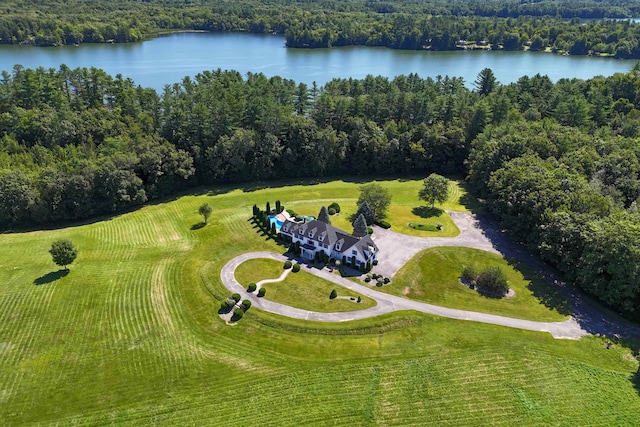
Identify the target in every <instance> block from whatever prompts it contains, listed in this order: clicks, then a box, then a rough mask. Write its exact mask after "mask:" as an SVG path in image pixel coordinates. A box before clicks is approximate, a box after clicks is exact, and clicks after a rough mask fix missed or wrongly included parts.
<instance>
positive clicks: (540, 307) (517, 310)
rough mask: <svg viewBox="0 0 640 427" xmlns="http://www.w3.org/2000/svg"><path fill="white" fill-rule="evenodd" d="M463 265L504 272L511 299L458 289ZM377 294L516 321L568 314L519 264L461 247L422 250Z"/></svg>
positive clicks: (552, 292)
mask: <svg viewBox="0 0 640 427" xmlns="http://www.w3.org/2000/svg"><path fill="white" fill-rule="evenodd" d="M464 266H470V267H473V268H475V269H476V271H482V269H483V268H485V267H488V266H497V267H500V268H501V269H502V271H504V273H505V274H506V276H507V280H508V281H509V288H511V289H513V290H514V291H515V296H513V297H512V298H493V297H488V296H483V295H481V294H479V293H478V292H477V291H475V290H471V289H469V288H467V287H466V286H463V285H462V284H461V283H460V281H459V278H460V275H461V273H462V269H463V268H464ZM379 289H380V290H382V291H385V292H388V293H391V294H394V295H401V296H404V297H406V298H411V299H416V300H419V301H425V302H429V303H432V304H437V305H441V306H444V307H452V308H461V309H464V310H471V311H480V312H483V313H491V314H499V315H503V316H509V317H517V318H520V319H528V320H539V321H546V322H551V321H562V320H566V319H567V318H568V315H569V314H570V306H569V303H568V302H567V301H566V299H564V297H562V295H560V293H558V292H557V291H555V290H554V289H553V288H552V287H551V286H549V284H548V283H547V282H545V281H544V280H543V279H542V278H541V277H539V276H538V275H537V274H535V273H534V272H532V271H531V270H530V269H528V268H527V267H525V266H522V265H520V264H518V263H512V262H509V261H507V260H505V259H504V258H502V256H500V255H497V254H494V253H491V252H486V251H481V250H478V249H470V248H462V247H437V248H430V249H425V250H424V251H422V252H420V253H418V254H417V255H416V256H415V257H414V258H413V259H411V260H410V261H409V262H408V263H407V264H405V265H404V267H402V268H401V269H400V271H398V273H397V274H396V275H395V277H394V278H393V282H392V283H391V284H390V285H386V286H383V287H382V288H379Z"/></svg>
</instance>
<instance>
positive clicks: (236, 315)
mask: <svg viewBox="0 0 640 427" xmlns="http://www.w3.org/2000/svg"><path fill="white" fill-rule="evenodd" d="M242 316H244V310H243V309H241V308H236V309H235V310H233V317H232V320H240V319H242Z"/></svg>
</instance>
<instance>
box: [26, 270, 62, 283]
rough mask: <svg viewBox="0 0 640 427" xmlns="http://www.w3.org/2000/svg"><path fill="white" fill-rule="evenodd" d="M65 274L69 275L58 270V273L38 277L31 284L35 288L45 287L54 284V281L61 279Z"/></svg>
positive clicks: (53, 272) (52, 272)
mask: <svg viewBox="0 0 640 427" xmlns="http://www.w3.org/2000/svg"><path fill="white" fill-rule="evenodd" d="M67 274H69V270H65V269H60V270H58V271H51V272H49V273H47V274H45V275H44V276H40V277H38V278H37V279H35V280H34V281H33V284H34V285H36V286H40V285H46V284H47V283H51V282H55V281H56V280H59V279H62V278H63V277H65V276H66V275H67Z"/></svg>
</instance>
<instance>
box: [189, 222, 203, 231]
mask: <svg viewBox="0 0 640 427" xmlns="http://www.w3.org/2000/svg"><path fill="white" fill-rule="evenodd" d="M205 225H207V224H205V223H204V222H199V223H197V224H193V225H192V226H191V229H192V230H200V229H201V228H202V227H204V226H205Z"/></svg>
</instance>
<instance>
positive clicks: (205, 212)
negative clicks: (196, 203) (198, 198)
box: [198, 203, 213, 224]
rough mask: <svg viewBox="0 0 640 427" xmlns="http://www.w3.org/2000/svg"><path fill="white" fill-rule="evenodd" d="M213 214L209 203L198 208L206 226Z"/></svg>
mask: <svg viewBox="0 0 640 427" xmlns="http://www.w3.org/2000/svg"><path fill="white" fill-rule="evenodd" d="M211 212H213V208H212V207H211V205H209V203H203V204H202V205H201V206H200V208H198V213H199V214H200V215H202V218H203V219H204V223H205V224H206V223H207V221H208V220H209V216H210V215H211Z"/></svg>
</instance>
